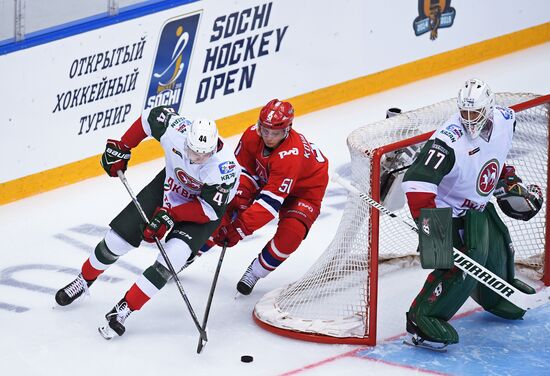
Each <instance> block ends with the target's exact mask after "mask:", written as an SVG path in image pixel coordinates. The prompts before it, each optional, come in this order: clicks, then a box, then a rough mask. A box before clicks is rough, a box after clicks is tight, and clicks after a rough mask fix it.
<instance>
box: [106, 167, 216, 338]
mask: <svg viewBox="0 0 550 376" xmlns="http://www.w3.org/2000/svg"><path fill="white" fill-rule="evenodd" d="M117 175H118V177H119V178H120V181H121V182H122V184H124V187H126V190H127V191H128V194H129V195H130V197H131V198H132V201H133V202H134V205H135V206H136V209H137V211H138V212H139V214H140V215H141V218H142V219H143V220H144V221H145V223H146V224H148V223H149V220H148V219H147V215H146V214H145V211H144V210H143V208H142V207H141V204H140V203H139V201H138V200H137V197H136V195H135V194H134V191H132V188H131V187H130V184H128V180H126V176H124V172H122V171H120V170H119V171H117ZM155 243H156V244H157V247H158V249H159V251H160V254H161V255H162V258H163V259H164V261H165V262H166V265H168V269H169V270H170V274H172V278H174V281H175V282H176V285H177V286H178V290H179V292H180V294H181V297H182V298H183V300H184V301H185V304H186V305H187V308H188V309H189V313H190V314H191V317H192V318H193V322H194V323H195V326H196V327H197V330H198V331H199V333H200V336H201V341H204V342H207V341H208V337H207V336H206V331H205V330H204V329H203V328H202V327H201V326H200V324H199V320H198V319H197V315H195V311H193V307H192V306H191V303H190V302H189V299H188V298H187V295H185V291H184V290H183V286H182V285H181V282H180V279H179V278H178V274H177V273H176V271H175V270H174V267H173V266H172V262H170V259H169V258H168V255H167V254H166V251H165V250H164V247H163V246H162V243H161V242H160V240H158V238H157V237H155Z"/></svg>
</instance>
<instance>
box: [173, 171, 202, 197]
mask: <svg viewBox="0 0 550 376" xmlns="http://www.w3.org/2000/svg"><path fill="white" fill-rule="evenodd" d="M174 172H175V174H176V177H177V178H178V180H179V181H180V182H181V183H182V184H183V185H185V186H186V187H187V188H189V189H190V190H193V191H199V190H200V189H201V187H202V183H201V182H200V181H198V180H196V179H195V178H193V177H192V176H190V175H189V174H187V173H186V172H185V171H183V169H181V168H179V167H177V168H176V169H175V170H174Z"/></svg>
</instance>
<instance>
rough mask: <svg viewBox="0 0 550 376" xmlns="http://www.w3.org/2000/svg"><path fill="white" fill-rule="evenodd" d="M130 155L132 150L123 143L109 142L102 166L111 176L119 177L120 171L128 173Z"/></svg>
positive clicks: (102, 158)
mask: <svg viewBox="0 0 550 376" xmlns="http://www.w3.org/2000/svg"><path fill="white" fill-rule="evenodd" d="M130 155H131V152H130V148H129V147H128V146H126V145H125V144H124V143H123V142H122V141H117V140H107V145H106V146H105V152H104V153H103V155H102V156H101V166H102V167H103V169H104V170H105V172H107V174H108V175H109V176H117V172H118V171H122V172H124V171H126V168H127V166H128V161H129V160H130Z"/></svg>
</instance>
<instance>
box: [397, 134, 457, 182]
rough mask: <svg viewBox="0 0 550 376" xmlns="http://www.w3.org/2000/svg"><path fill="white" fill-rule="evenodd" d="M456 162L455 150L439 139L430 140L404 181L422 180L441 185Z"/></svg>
mask: <svg viewBox="0 0 550 376" xmlns="http://www.w3.org/2000/svg"><path fill="white" fill-rule="evenodd" d="M454 164H455V153H454V150H453V149H452V148H451V147H449V146H448V145H447V144H446V143H445V142H444V141H441V140H439V139H437V138H436V139H434V140H428V142H426V144H425V145H424V147H423V148H422V150H420V153H419V154H418V157H417V158H416V159H415V161H414V162H413V164H412V165H411V167H410V168H409V169H408V170H407V172H406V173H405V176H404V177H403V181H421V182H426V183H432V184H435V185H439V183H440V182H441V180H443V177H445V175H447V174H448V173H449V172H451V170H452V168H453V166H454Z"/></svg>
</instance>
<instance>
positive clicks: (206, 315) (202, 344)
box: [197, 242, 227, 354]
mask: <svg viewBox="0 0 550 376" xmlns="http://www.w3.org/2000/svg"><path fill="white" fill-rule="evenodd" d="M226 249H227V242H225V243H224V244H223V247H222V251H221V253H220V258H219V259H218V266H217V267H216V272H215V273H214V278H213V279H212V287H210V295H208V302H207V303H206V308H205V309H204V317H203V319H202V328H203V329H204V330H205V331H206V322H207V321H208V316H209V315H210V307H211V306H212V300H213V299H214V291H215V290H216V284H217V283H218V276H219V275H220V270H221V268H222V262H223V257H224V256H225V250H226ZM205 344H206V341H203V339H202V337H201V338H199V344H198V345H197V354H200V353H201V351H202V349H203V348H204V345H205Z"/></svg>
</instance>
